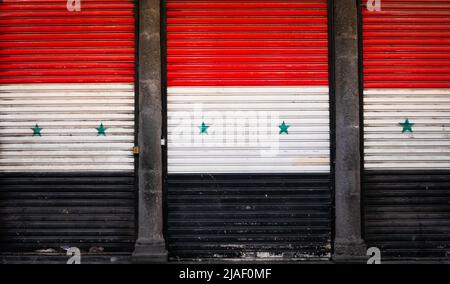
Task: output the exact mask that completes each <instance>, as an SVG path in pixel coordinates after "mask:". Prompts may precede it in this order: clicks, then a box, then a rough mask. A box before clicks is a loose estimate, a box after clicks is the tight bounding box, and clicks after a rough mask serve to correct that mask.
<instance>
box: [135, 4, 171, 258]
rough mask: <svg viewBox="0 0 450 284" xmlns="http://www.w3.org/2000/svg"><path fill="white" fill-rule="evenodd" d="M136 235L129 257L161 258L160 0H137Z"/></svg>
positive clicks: (162, 242) (164, 256) (162, 244)
mask: <svg viewBox="0 0 450 284" xmlns="http://www.w3.org/2000/svg"><path fill="white" fill-rule="evenodd" d="M139 19H140V20H139V132H138V140H139V142H138V143H139V148H140V154H139V164H138V179H139V182H138V187H139V189H138V191H139V193H138V239H137V241H136V246H135V251H134V253H133V261H134V262H137V263H149V262H164V261H166V260H167V251H166V248H165V241H164V236H163V186H162V185H163V170H162V151H161V130H162V100H161V45H160V41H161V40H160V39H161V37H160V36H161V35H160V1H159V0H140V1H139Z"/></svg>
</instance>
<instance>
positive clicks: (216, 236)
mask: <svg viewBox="0 0 450 284" xmlns="http://www.w3.org/2000/svg"><path fill="white" fill-rule="evenodd" d="M331 200H332V199H331V190H330V176H329V175H327V174H323V175H319V174H318V175H293V174H289V175H281V174H280V175H272V174H271V175H232V174H222V175H169V177H168V193H167V202H168V223H167V225H168V243H169V252H170V256H171V257H172V258H190V259H192V258H218V257H224V258H244V257H256V256H264V255H265V256H278V257H280V256H281V257H284V258H290V259H292V258H307V257H311V258H317V257H324V258H327V257H328V256H329V253H330V250H331V245H330V242H331V241H330V238H331ZM258 253H260V254H258Z"/></svg>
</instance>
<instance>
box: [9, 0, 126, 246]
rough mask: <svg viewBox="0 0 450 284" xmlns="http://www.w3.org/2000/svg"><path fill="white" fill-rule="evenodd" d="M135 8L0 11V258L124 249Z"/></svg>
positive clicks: (90, 4) (120, 1)
mask: <svg viewBox="0 0 450 284" xmlns="http://www.w3.org/2000/svg"><path fill="white" fill-rule="evenodd" d="M134 9H135V4H134V1H132V0H116V1H102V0H95V1H90V0H84V1H81V11H73V12H70V11H68V8H67V1H66V0H56V1H36V0H29V1H14V0H11V1H2V2H1V3H0V188H1V190H0V212H1V214H0V244H1V246H2V251H22V252H23V251H35V250H39V249H47V248H52V249H56V250H57V251H60V250H61V249H60V247H61V246H77V247H79V248H81V249H82V250H83V251H84V252H85V251H88V250H89V248H91V247H103V248H104V249H105V250H106V251H130V250H131V249H132V244H133V242H134V240H135V232H134V230H135V229H134V226H135V225H134V219H135V216H134V210H135V208H134V206H135V201H134V200H135V199H134V198H135V196H134V195H135V192H134V157H133V154H132V148H133V146H134V139H135V138H134V110H135V105H134V102H135V93H134V92H135V90H134V81H135V79H134V78H135V16H134V14H135V12H134ZM36 124H37V125H38V126H39V128H41V131H40V135H41V136H39V135H38V134H37V133H34V131H33V130H32V129H31V128H35V126H36ZM101 124H103V126H104V127H105V128H106V130H105V132H104V134H105V135H103V134H102V132H101V131H98V130H97V128H100V127H101V126H100V125H101ZM33 134H36V135H33Z"/></svg>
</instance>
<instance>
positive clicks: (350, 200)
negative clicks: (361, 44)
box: [333, 0, 367, 262]
mask: <svg viewBox="0 0 450 284" xmlns="http://www.w3.org/2000/svg"><path fill="white" fill-rule="evenodd" d="M333 2H334V23H333V24H334V25H333V26H334V44H335V101H336V105H335V108H336V109H335V111H336V116H335V118H336V165H335V167H336V177H335V180H336V184H335V190H336V193H335V210H336V211H335V213H336V216H335V240H334V254H333V259H334V260H335V261H339V260H344V261H347V262H348V261H352V259H353V260H357V259H361V261H363V260H365V259H367V257H365V252H366V250H365V245H364V243H363V241H362V238H361V165H360V162H361V160H360V157H361V151H360V111H362V110H361V109H360V107H359V100H360V97H359V95H360V94H359V82H358V30H357V23H358V21H357V4H356V2H357V1H355V0H339V1H333Z"/></svg>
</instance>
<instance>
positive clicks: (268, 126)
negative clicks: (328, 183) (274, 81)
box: [167, 87, 330, 173]
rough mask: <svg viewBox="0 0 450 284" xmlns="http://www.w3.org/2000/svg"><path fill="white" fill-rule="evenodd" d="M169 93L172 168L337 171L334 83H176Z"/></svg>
mask: <svg viewBox="0 0 450 284" xmlns="http://www.w3.org/2000/svg"><path fill="white" fill-rule="evenodd" d="M167 101H168V169H169V173H328V172H329V171H330V131H329V130H330V127H329V95H328V88H327V87H306V88H303V87H254V88H253V87H242V88H241V87H229V88H227V87H217V88H216V87H192V88H191V87H171V88H168V98H167ZM283 121H285V122H286V123H287V124H288V125H290V128H289V129H288V131H289V134H288V135H285V134H283V135H280V134H279V131H280V128H279V125H280V124H281V123H282V122H283ZM202 122H205V123H206V124H207V125H208V126H209V128H208V134H203V135H202V134H200V129H199V126H200V125H201V124H202ZM264 134H266V135H264Z"/></svg>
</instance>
